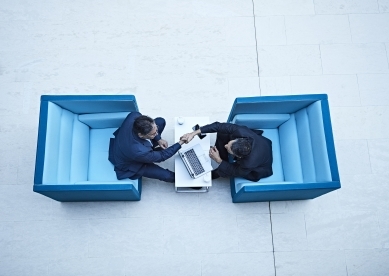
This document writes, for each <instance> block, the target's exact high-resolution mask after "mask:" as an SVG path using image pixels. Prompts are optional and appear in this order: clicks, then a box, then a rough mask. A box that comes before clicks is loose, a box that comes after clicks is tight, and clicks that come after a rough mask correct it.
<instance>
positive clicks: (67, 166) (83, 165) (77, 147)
mask: <svg viewBox="0 0 389 276" xmlns="http://www.w3.org/2000/svg"><path fill="white" fill-rule="evenodd" d="M48 110H49V111H48V112H49V115H50V116H48V122H47V136H46V151H45V160H46V162H45V165H44V170H43V184H48V183H50V184H73V183H75V182H77V181H85V180H87V171H88V156H89V128H88V126H86V125H84V124H83V123H81V122H79V121H78V119H77V115H76V114H73V113H72V112H70V111H68V110H65V109H62V108H61V107H59V106H57V105H56V104H54V103H51V102H49V104H48Z"/></svg>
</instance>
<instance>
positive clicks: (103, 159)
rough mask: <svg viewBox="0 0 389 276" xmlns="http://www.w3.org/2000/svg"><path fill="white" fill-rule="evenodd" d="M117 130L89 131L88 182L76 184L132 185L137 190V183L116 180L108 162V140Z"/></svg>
mask: <svg viewBox="0 0 389 276" xmlns="http://www.w3.org/2000/svg"><path fill="white" fill-rule="evenodd" d="M116 129H117V128H104V129H93V128H92V129H91V130H90V156H89V170H88V182H79V183H78V184H89V183H93V184H133V185H134V187H135V188H136V189H138V181H137V180H130V179H123V180H118V179H117V178H116V173H115V171H114V166H113V165H112V163H111V162H110V161H109V160H108V151H109V139H110V138H113V137H114V136H113V133H114V132H115V131H116Z"/></svg>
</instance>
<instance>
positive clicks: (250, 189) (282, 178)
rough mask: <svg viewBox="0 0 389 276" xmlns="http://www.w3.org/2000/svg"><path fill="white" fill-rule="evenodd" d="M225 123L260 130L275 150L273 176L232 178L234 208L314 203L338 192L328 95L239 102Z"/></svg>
mask: <svg viewBox="0 0 389 276" xmlns="http://www.w3.org/2000/svg"><path fill="white" fill-rule="evenodd" d="M227 122H230V123H235V124H238V125H245V126H247V127H249V128H251V129H262V130H263V131H264V132H263V136H265V137H267V138H269V139H270V140H271V141H272V146H273V175H272V176H270V177H267V178H263V179H261V180H259V181H258V182H251V181H248V180H246V179H243V178H239V177H236V178H231V181H230V184H231V196H232V201H233V202H253V201H275V200H300V199H312V198H315V197H318V196H321V195H323V194H325V193H328V192H331V191H333V190H336V189H339V188H340V180H339V173H338V166H337V162H336V155H335V147H334V140H333V135H332V127H331V117H330V111H329V106H328V98H327V95H325V94H319V95H294V96H268V97H248V98H236V99H235V102H234V104H233V106H232V109H231V112H230V115H229V117H228V120H227Z"/></svg>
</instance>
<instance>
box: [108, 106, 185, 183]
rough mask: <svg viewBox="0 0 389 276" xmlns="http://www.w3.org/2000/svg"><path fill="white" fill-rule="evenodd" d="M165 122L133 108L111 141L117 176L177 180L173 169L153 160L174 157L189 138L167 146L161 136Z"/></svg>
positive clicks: (111, 159) (160, 160)
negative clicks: (162, 166)
mask: <svg viewBox="0 0 389 276" xmlns="http://www.w3.org/2000/svg"><path fill="white" fill-rule="evenodd" d="M165 125H166V122H165V119H163V118H156V119H154V120H153V119H152V118H150V117H148V116H144V115H142V114H140V113H139V112H131V113H130V114H129V115H128V116H127V118H126V119H125V120H124V122H123V123H122V125H121V126H120V128H118V129H117V130H116V131H115V132H114V136H115V138H111V141H110V145H109V157H108V159H109V161H110V162H111V163H112V164H113V165H114V166H115V172H116V176H117V178H118V179H125V178H130V179H138V178H140V177H142V176H145V177H148V178H155V179H159V180H162V181H166V182H174V180H175V177H174V172H172V171H170V170H168V169H163V168H161V167H160V166H158V165H156V164H154V163H158V162H162V161H165V160H166V159H169V158H170V157H172V156H173V155H174V154H175V153H176V152H177V151H178V150H179V149H180V148H181V145H182V144H183V143H185V141H186V140H184V138H183V139H182V140H180V141H178V142H177V143H175V144H174V145H172V146H170V147H168V143H167V142H166V141H165V140H163V139H162V138H161V134H162V132H163V130H164V128H165Z"/></svg>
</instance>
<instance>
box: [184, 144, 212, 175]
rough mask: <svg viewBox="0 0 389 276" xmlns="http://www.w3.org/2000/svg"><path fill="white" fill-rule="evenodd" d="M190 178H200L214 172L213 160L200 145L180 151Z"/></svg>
mask: <svg viewBox="0 0 389 276" xmlns="http://www.w3.org/2000/svg"><path fill="white" fill-rule="evenodd" d="M178 154H179V155H180V157H181V159H182V161H183V162H184V164H185V167H186V169H187V170H188V172H189V175H190V177H192V178H198V177H200V176H202V175H204V174H206V173H208V172H210V171H212V166H211V160H210V158H209V156H207V153H205V152H204V151H203V148H202V147H201V145H200V144H196V145H194V146H192V147H190V148H185V149H181V150H179V151H178Z"/></svg>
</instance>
